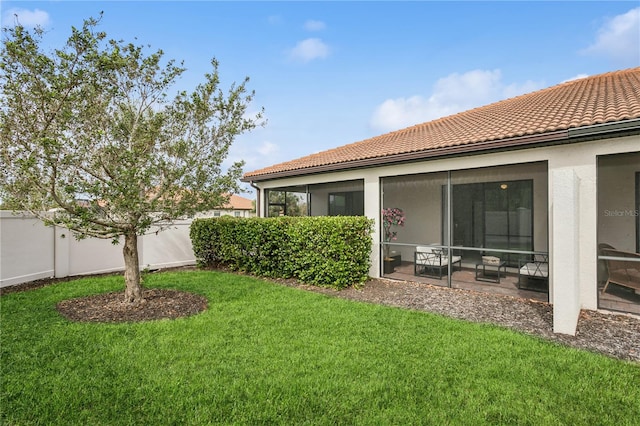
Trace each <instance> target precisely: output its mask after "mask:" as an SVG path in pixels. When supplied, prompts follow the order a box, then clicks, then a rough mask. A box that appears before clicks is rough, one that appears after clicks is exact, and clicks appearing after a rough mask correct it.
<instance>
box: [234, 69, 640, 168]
mask: <svg viewBox="0 0 640 426" xmlns="http://www.w3.org/2000/svg"><path fill="white" fill-rule="evenodd" d="M609 123H612V124H614V123H615V124H616V125H615V126H611V125H608V124H609ZM597 125H602V126H599V127H598V128H597V129H593V126H597ZM621 127H623V128H624V127H627V128H631V129H634V130H637V129H640V67H638V68H631V69H627V70H621V71H613V72H609V73H606V74H600V75H596V76H592V77H588V78H582V79H578V80H572V81H568V82H565V83H562V84H559V85H556V86H553V87H549V88H547V89H542V90H539V91H536V92H533V93H529V94H526V95H521V96H517V97H515V98H511V99H506V100H503V101H500V102H496V103H493V104H490V105H486V106H482V107H479V108H475V109H471V110H468V111H465V112H461V113H458V114H454V115H451V116H448V117H443V118H439V119H436V120H433V121H429V122H426V123H422V124H418V125H415V126H411V127H408V128H405V129H401V130H397V131H394V132H391V133H387V134H384V135H381V136H376V137H373V138H370V139H366V140H363V141H360V142H355V143H352V144H349V145H344V146H341V147H338V148H334V149H330V150H327V151H323V152H319V153H316V154H312V155H308V156H306V157H302V158H298V159H296V160H292V161H287V162H285V163H280V164H276V165H274V166H270V167H266V168H263V169H260V170H255V171H252V172H248V173H246V174H245V175H244V176H243V178H242V180H243V181H260V180H268V179H275V178H279V177H286V176H297V175H303V174H310V173H319V172H328V171H336V170H343V169H349V168H355V167H366V166H374V165H378V164H380V165H381V164H389V163H394V162H403V161H416V160H421V159H427V158H434V157H440V156H446V155H453V154H464V153H471V152H478V151H484V150H491V149H513V148H515V147H524V146H531V145H535V144H544V143H546V144H549V143H552V142H555V143H561V142H563V141H565V142H570V141H571V139H572V138H575V137H582V138H584V137H585V136H587V133H598V132H607V131H612V130H616V131H620V130H621V129H620V128H621ZM589 129H590V130H589Z"/></svg>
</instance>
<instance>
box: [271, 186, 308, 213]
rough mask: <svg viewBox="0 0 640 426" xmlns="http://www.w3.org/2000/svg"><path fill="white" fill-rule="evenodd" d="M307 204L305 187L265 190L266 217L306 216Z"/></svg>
mask: <svg viewBox="0 0 640 426" xmlns="http://www.w3.org/2000/svg"><path fill="white" fill-rule="evenodd" d="M307 205H308V202H307V190H306V188H305V187H292V188H282V189H275V190H268V191H267V211H266V214H267V217H276V216H307V215H308V207H307Z"/></svg>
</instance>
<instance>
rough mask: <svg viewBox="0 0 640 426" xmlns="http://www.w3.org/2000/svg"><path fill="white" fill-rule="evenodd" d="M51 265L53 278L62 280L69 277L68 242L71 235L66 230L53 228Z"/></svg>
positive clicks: (57, 227)
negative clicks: (52, 266)
mask: <svg viewBox="0 0 640 426" xmlns="http://www.w3.org/2000/svg"><path fill="white" fill-rule="evenodd" d="M53 229H54V240H53V261H54V263H53V265H54V276H55V277H56V278H64V277H68V276H69V240H70V239H71V238H73V234H72V233H71V231H70V230H68V229H66V228H61V227H59V226H54V227H53Z"/></svg>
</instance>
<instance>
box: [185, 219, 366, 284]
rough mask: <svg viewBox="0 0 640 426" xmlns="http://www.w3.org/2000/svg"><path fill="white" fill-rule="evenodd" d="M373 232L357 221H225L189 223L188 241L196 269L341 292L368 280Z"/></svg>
mask: <svg viewBox="0 0 640 426" xmlns="http://www.w3.org/2000/svg"><path fill="white" fill-rule="evenodd" d="M372 227H373V221H372V220H370V219H367V218H366V217H361V216H358V217H351V216H349V217H347V216H337V217H274V218H249V219H246V218H234V217H229V216H224V217H219V218H209V219H196V220H194V221H193V223H192V224H191V229H190V236H191V242H192V244H193V251H194V253H195V256H196V259H197V261H198V265H200V266H216V265H224V266H226V267H229V268H231V269H234V270H240V271H244V272H248V273H251V274H254V275H258V276H264V277H271V278H296V279H299V280H300V281H302V282H305V283H308V284H314V285H318V286H326V287H334V288H345V287H347V286H349V285H352V284H361V283H363V282H365V281H366V280H367V278H368V275H369V265H370V259H369V255H370V253H371V231H372Z"/></svg>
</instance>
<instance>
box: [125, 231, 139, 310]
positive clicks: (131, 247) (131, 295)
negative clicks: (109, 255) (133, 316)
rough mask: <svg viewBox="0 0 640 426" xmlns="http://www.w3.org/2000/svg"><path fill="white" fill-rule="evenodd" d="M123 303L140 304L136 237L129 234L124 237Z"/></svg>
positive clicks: (133, 233)
mask: <svg viewBox="0 0 640 426" xmlns="http://www.w3.org/2000/svg"><path fill="white" fill-rule="evenodd" d="M122 254H123V255H124V283H125V289H124V301H125V303H140V302H142V286H141V285H140V261H139V259H138V235H137V234H136V233H135V232H129V233H127V234H125V236H124V248H123V249H122Z"/></svg>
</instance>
